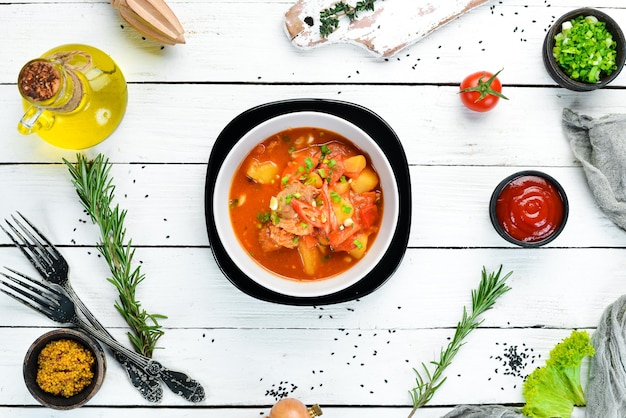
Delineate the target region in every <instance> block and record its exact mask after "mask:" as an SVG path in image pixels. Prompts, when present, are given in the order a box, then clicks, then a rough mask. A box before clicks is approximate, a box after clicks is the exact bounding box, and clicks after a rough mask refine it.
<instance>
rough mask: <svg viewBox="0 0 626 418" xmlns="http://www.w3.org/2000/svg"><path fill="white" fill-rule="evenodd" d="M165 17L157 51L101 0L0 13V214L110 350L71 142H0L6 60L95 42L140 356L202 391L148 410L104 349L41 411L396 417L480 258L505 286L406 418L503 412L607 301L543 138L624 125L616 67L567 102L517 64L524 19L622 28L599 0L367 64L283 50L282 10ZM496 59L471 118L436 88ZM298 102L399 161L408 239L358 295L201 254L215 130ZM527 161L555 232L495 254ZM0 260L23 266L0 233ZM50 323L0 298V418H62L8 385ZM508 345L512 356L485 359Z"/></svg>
mask: <svg viewBox="0 0 626 418" xmlns="http://www.w3.org/2000/svg"><path fill="white" fill-rule="evenodd" d="M387 1H393V0H387ZM169 4H170V6H171V7H172V9H173V10H174V11H175V13H176V14H177V16H178V17H179V19H180V21H181V23H182V24H183V26H184V27H185V29H186V39H187V43H186V44H185V45H179V46H175V47H165V48H162V47H161V45H160V44H156V43H153V42H151V41H146V40H142V39H141V36H140V35H138V34H137V33H136V32H134V31H133V30H132V29H131V28H129V26H128V25H127V24H124V22H122V20H121V19H120V18H119V17H118V15H117V12H116V11H115V10H113V8H112V7H111V6H110V5H109V4H108V3H107V2H106V1H102V0H100V1H97V0H83V1H70V0H60V1H54V2H50V1H47V0H28V1H26V2H19V3H16V2H8V1H7V0H2V2H1V3H0V33H1V34H2V36H1V39H2V40H1V41H0V57H1V61H2V65H0V108H1V109H2V111H3V116H2V118H0V132H1V133H2V135H1V139H0V192H1V193H2V198H1V199H0V216H1V217H2V218H4V217H6V216H9V215H10V214H11V213H13V212H14V211H15V210H19V211H21V212H22V213H24V214H25V215H26V216H28V217H29V218H30V219H31V220H32V221H33V222H35V223H36V224H37V225H39V226H41V227H42V229H43V231H44V232H45V233H46V234H47V235H48V236H49V237H50V238H51V239H52V241H53V242H54V243H55V244H57V245H58V246H59V247H60V248H61V249H62V251H63V254H65V256H66V257H67V258H68V259H69V260H70V263H71V271H72V276H71V278H72V281H73V283H74V286H75V288H76V289H77V292H78V293H79V294H81V295H82V296H83V299H84V300H85V302H86V304H87V305H88V306H90V307H91V308H92V310H93V311H94V312H95V313H96V315H97V316H98V317H99V318H100V319H101V321H102V322H103V323H104V324H105V326H107V327H108V328H109V329H111V331H112V333H113V334H115V335H116V336H118V337H119V338H124V333H125V332H126V324H125V323H124V322H123V320H122V319H121V318H120V316H119V315H118V314H117V312H116V311H115V309H114V307H113V302H114V300H115V298H116V291H115V289H114V288H113V286H111V285H110V284H109V283H108V282H107V281H106V280H105V278H106V277H107V275H108V269H107V267H106V264H105V262H104V261H103V260H102V259H101V258H100V257H98V255H97V250H96V248H95V246H94V245H95V242H96V241H97V239H98V230H97V227H96V226H94V225H92V224H91V222H90V221H89V220H88V218H87V216H86V215H85V214H84V213H83V211H82V208H81V206H80V203H79V202H78V199H77V196H76V194H75V191H74V189H73V186H72V184H71V182H70V178H69V174H68V172H67V170H66V168H65V166H64V165H63V164H62V163H61V161H62V158H63V157H65V158H68V159H74V158H75V153H74V152H73V151H68V150H62V149H57V148H54V147H52V146H49V145H47V144H46V143H45V142H44V141H42V140H40V139H38V138H37V137H34V136H33V137H23V136H20V135H19V134H18V133H17V131H16V129H15V127H16V123H17V121H18V119H19V118H20V116H21V113H22V111H21V104H20V97H19V94H18V92H17V88H16V85H15V81H16V78H17V73H18V71H19V69H20V68H21V66H22V65H23V64H24V63H25V62H26V61H27V60H29V59H31V58H35V57H37V56H39V55H40V54H41V53H43V52H44V51H46V50H48V49H50V48H52V47H54V46H56V45H60V44H65V43H75V42H78V43H85V44H90V45H93V46H96V47H98V48H100V49H102V50H104V51H106V52H108V53H109V54H110V55H111V56H112V57H113V58H114V59H115V60H116V61H117V63H118V64H119V65H120V67H121V68H122V70H123V71H124V74H125V75H126V78H127V81H128V88H129V105H128V111H127V113H126V116H125V118H124V120H123V122H122V124H121V126H120V127H119V129H118V130H117V131H116V132H115V133H114V135H113V136H111V137H110V138H109V139H107V140H106V141H105V142H103V143H101V144H100V145H98V146H96V147H94V148H92V149H89V150H86V151H85V154H86V155H88V156H91V157H93V156H95V155H96V154H97V153H104V154H106V156H108V157H109V158H110V160H111V162H113V163H114V167H113V169H112V172H111V174H112V176H113V177H114V182H115V184H116V186H117V188H116V196H117V201H118V202H119V203H120V205H121V206H122V207H123V208H125V209H127V210H128V216H127V228H128V234H129V236H130V237H132V239H133V244H134V245H135V246H136V247H137V254H136V258H137V259H138V260H140V261H141V262H142V263H143V264H142V270H143V272H144V273H145V274H146V276H147V278H146V281H145V282H144V283H143V284H142V285H141V289H140V293H139V299H140V300H141V301H142V303H143V306H144V307H145V308H146V309H147V310H148V311H149V312H158V313H162V314H165V315H168V317H169V319H167V320H165V321H164V322H163V324H164V326H165V328H166V330H165V331H166V333H165V336H164V337H163V338H162V339H161V340H160V346H161V347H163V349H162V350H159V351H157V353H156V355H155V357H156V358H157V359H158V360H160V361H162V362H163V363H164V364H168V365H170V366H171V367H173V368H178V369H180V370H184V371H187V372H189V373H190V374H191V375H192V376H193V377H195V378H196V379H198V380H200V381H201V382H202V383H203V385H204V386H205V388H206V390H207V399H206V401H204V402H202V403H200V404H197V405H196V404H193V405H192V404H189V403H187V402H186V401H184V400H183V399H181V398H179V397H177V396H175V395H173V394H172V393H170V392H168V391H167V390H166V391H165V396H164V399H163V401H162V403H160V404H158V405H151V404H149V403H148V402H146V401H144V400H143V399H142V398H141V397H140V396H139V395H138V393H137V392H135V391H134V389H133V388H132V387H131V386H130V384H129V383H128V382H127V380H126V379H127V378H126V376H125V374H124V373H123V371H122V370H121V368H120V367H119V366H118V364H117V363H115V362H114V361H112V360H110V361H109V369H108V372H107V377H106V380H105V382H104V385H103V387H102V389H101V390H100V392H99V393H98V394H97V395H96V397H94V398H93V399H92V400H91V401H90V402H89V403H88V404H87V405H86V406H84V407H83V408H81V409H79V410H74V411H72V412H67V413H63V414H64V415H63V416H72V417H89V418H95V417H105V416H106V417H109V416H111V414H122V416H131V415H132V416H138V417H139V416H140V417H148V416H150V417H170V416H177V417H220V418H244V417H254V416H257V417H258V416H266V415H267V414H268V412H269V408H270V406H271V405H272V404H273V403H274V402H275V401H276V400H277V399H278V398H280V397H282V396H285V395H289V396H294V397H297V398H299V399H301V400H302V401H304V402H305V403H307V404H312V403H319V404H320V405H321V406H322V407H323V410H324V416H328V417H329V418H332V417H341V418H357V417H358V418H373V417H386V418H401V417H406V416H407V415H408V413H409V411H410V397H409V393H408V391H409V390H410V389H411V388H412V387H413V385H414V375H413V370H412V368H413V367H419V365H420V364H421V362H428V361H430V360H434V359H435V356H436V355H437V353H438V352H439V350H440V348H441V347H442V346H445V345H446V344H447V342H448V340H449V338H450V337H451V336H452V334H453V332H454V327H455V326H456V323H457V321H458V320H459V319H460V316H461V312H462V309H463V306H464V305H468V304H469V302H470V291H471V289H473V288H475V287H476V285H477V284H478V281H479V279H480V273H481V269H482V267H483V266H485V267H486V268H487V269H488V270H490V271H491V270H495V269H497V268H498V267H499V266H500V265H503V266H504V268H503V269H504V271H505V272H508V271H513V272H514V273H513V275H512V276H511V278H510V280H509V284H510V285H511V287H512V290H511V291H510V292H509V293H507V294H506V295H505V296H503V297H502V298H501V299H499V300H498V301H497V303H496V307H495V308H494V309H493V310H491V311H489V312H487V313H486V315H485V316H484V319H485V322H484V323H483V325H482V326H481V328H480V329H479V330H477V331H476V332H474V333H473V334H471V336H470V338H469V339H468V340H467V344H466V345H465V346H464V347H463V348H462V350H461V352H460V353H459V355H458V357H457V358H456V359H455V360H454V363H453V364H452V366H451V367H450V368H449V369H448V370H447V373H446V375H447V376H448V380H447V381H446V383H445V384H444V385H443V387H442V388H441V389H440V390H439V392H437V394H436V395H435V397H434V398H433V399H432V402H431V403H430V404H429V406H428V407H427V408H424V409H422V410H420V411H418V413H417V414H416V415H415V416H416V417H420V418H421V417H440V416H442V415H444V414H445V413H446V412H447V411H449V410H450V409H451V408H452V407H454V406H455V405H457V404H461V403H472V404H512V405H521V404H522V403H523V398H522V394H521V386H522V381H523V377H524V376H525V375H526V374H528V373H529V372H530V371H531V370H532V369H533V368H534V367H536V366H539V365H541V364H542V359H543V358H545V357H546V354H547V352H548V351H549V349H550V348H552V347H553V346H554V345H555V344H556V343H557V342H558V341H560V339H562V338H563V337H565V336H567V335H569V333H570V332H571V330H572V329H573V328H578V329H589V330H590V331H593V328H594V327H595V326H596V324H597V322H598V320H599V318H600V315H601V313H602V312H603V310H604V308H605V307H606V306H607V305H609V304H610V303H612V302H613V301H614V300H615V299H617V298H618V297H619V296H620V295H621V294H622V293H623V292H624V289H625V288H626V287H625V285H624V284H625V283H626V269H625V268H624V249H625V248H626V233H625V232H624V231H623V230H621V229H619V228H618V227H616V226H615V225H614V224H613V223H611V222H610V221H609V220H608V219H607V218H606V217H605V216H604V215H603V214H602V212H601V211H600V210H599V209H598V207H597V205H596V203H595V201H594V199H593V197H592V195H591V193H590V191H589V189H588V187H587V184H586V180H585V177H584V174H583V172H582V169H581V167H580V165H579V163H578V162H577V161H576V159H575V158H574V156H573V154H572V152H571V151H570V148H569V145H568V143H567V141H566V140H565V138H564V136H563V133H562V130H561V112H562V109H563V108H564V107H570V108H572V109H574V110H577V111H580V112H582V113H585V114H588V115H591V116H601V115H604V114H607V113H626V100H625V93H624V88H626V72H624V73H622V74H621V75H620V76H619V77H618V78H617V79H616V80H615V81H614V82H613V83H612V85H611V86H610V87H609V88H606V89H604V90H602V91H596V92H592V93H575V92H571V91H567V90H564V89H562V88H558V87H556V85H555V83H554V82H553V81H552V80H551V79H550V78H549V76H548V74H547V73H546V71H545V69H544V66H543V63H542V60H541V54H540V50H541V43H542V41H543V37H544V35H545V33H546V30H547V28H548V27H549V26H550V25H551V23H552V22H553V21H554V19H555V18H557V17H559V16H560V15H562V14H564V13H565V12H567V11H569V10H571V9H574V8H578V7H583V6H594V7H597V8H602V9H603V10H604V11H606V12H608V13H609V14H610V15H611V16H612V17H613V18H614V19H615V20H616V21H617V22H618V23H619V24H620V25H622V27H625V28H626V9H624V8H623V5H622V2H621V1H619V0H599V1H596V2H594V4H592V5H591V4H589V3H588V2H584V1H582V0H567V1H560V2H551V1H550V0H523V1H522V0H507V1H493V2H490V3H488V4H487V5H485V6H481V7H479V8H477V9H475V10H473V11H472V12H470V13H468V14H466V15H464V16H463V17H461V18H460V19H458V20H455V21H453V22H451V23H450V24H448V25H447V26H445V27H444V28H442V29H440V30H438V31H436V32H435V33H433V34H431V35H430V36H428V37H427V38H425V39H423V40H422V41H420V42H418V43H416V44H414V45H413V46H411V47H409V48H407V49H405V50H403V51H402V52H400V53H399V54H397V55H396V56H394V57H393V58H390V59H388V60H381V59H379V58H377V57H375V56H373V55H371V54H369V53H368V52H366V51H364V50H362V49H360V48H357V47H354V46H349V45H334V46H324V47H322V48H319V49H314V50H309V51H302V50H298V49H296V48H295V47H293V46H292V45H291V44H290V42H289V41H288V39H287V38H286V36H285V34H284V32H283V28H282V21H283V14H284V13H285V11H286V10H287V9H288V8H289V7H290V6H291V4H293V3H292V2H290V1H289V0H269V1H261V0H220V1H202V0H187V1H182V0H171V1H170V2H169ZM122 26H123V28H122ZM500 68H504V71H503V72H502V74H501V80H502V82H503V83H504V93H505V94H506V95H507V96H508V97H509V98H510V100H509V101H505V102H502V101H501V102H500V104H499V105H498V107H497V108H496V109H495V110H493V111H492V112H489V113H486V114H477V113H472V112H470V111H469V110H466V109H465V108H464V107H463V106H462V105H461V103H460V100H459V98H458V96H457V90H458V84H459V83H460V81H461V79H462V78H463V77H464V76H465V75H467V74H469V73H471V72H474V71H478V70H489V71H497V70H499V69H500ZM303 97H304V98H327V99H338V100H344V101H349V102H353V103H357V104H359V105H362V106H365V107H367V108H369V109H371V110H373V111H374V112H376V113H377V114H379V115H380V116H382V117H383V118H384V119H385V120H386V121H387V122H388V123H389V124H390V125H391V126H392V127H393V128H394V130H395V131H396V132H397V134H398V136H399V137H400V139H401V141H402V144H403V146H404V148H405V151H406V154H407V158H408V161H409V164H410V172H411V182H412V192H413V213H412V217H413V221H412V225H411V235H410V240H409V248H408V250H407V252H406V255H405V257H404V259H403V261H402V263H401V265H400V266H399V268H398V270H397V272H396V273H395V275H393V276H392V277H391V279H390V280H389V281H388V282H387V283H386V284H385V285H384V286H383V287H382V288H380V289H379V290H377V291H376V292H375V293H373V294H371V295H368V296H365V297H363V298H362V299H360V300H355V301H352V302H346V303H341V304H337V305H330V306H313V307H292V306H283V305H277V304H271V303H267V302H262V301H259V300H256V299H254V298H251V297H249V296H247V295H245V294H244V293H242V292H240V291H239V290H237V289H236V288H235V287H234V286H232V285H231V284H230V282H229V281H228V280H227V279H226V278H225V277H224V276H223V275H222V273H221V272H220V271H219V269H218V267H217V264H216V262H215V261H214V259H213V257H212V254H211V250H210V248H209V242H208V238H207V234H206V230H205V219H204V180H205V174H206V170H207V161H208V158H209V155H210V152H211V148H212V144H213V143H214V141H215V139H216V137H217V136H218V135H219V133H220V131H221V130H222V129H223V127H224V126H225V125H226V124H227V123H228V122H229V121H230V120H231V119H232V118H234V117H235V116H236V115H238V114H239V113H241V112H242V111H244V110H246V109H248V108H250V107H253V106H256V105H259V104H263V103H267V102H271V101H274V100H281V99H288V98H303ZM526 168H533V169H539V170H542V171H545V172H547V173H548V174H551V175H552V176H553V177H555V178H556V179H557V180H558V181H559V182H560V183H561V184H562V185H563V187H564V188H565V190H566V192H567V194H568V197H569V201H570V216H569V221H568V223H567V226H566V228H565V230H564V232H563V233H562V234H561V236H559V237H558V238H557V239H556V240H555V241H553V242H552V243H550V244H549V245H547V246H546V247H543V248H540V249H522V248H518V247H514V246H512V245H509V244H508V243H507V242H505V241H504V240H503V239H502V238H500V236H499V235H498V234H497V233H496V232H495V230H494V229H493V228H492V226H491V224H490V221H489V216H488V212H487V205H488V200H489V197H490V195H491V192H492V190H493V188H494V187H495V186H496V185H497V183H498V182H499V181H500V180H501V179H502V178H504V177H505V176H507V175H509V174H511V173H513V172H515V171H518V170H522V169H526ZM0 260H1V261H0V263H1V264H2V265H3V266H11V267H13V268H15V269H18V270H23V271H31V272H32V270H29V269H31V267H30V266H29V265H28V263H27V261H26V260H25V259H24V258H23V256H22V255H21V254H20V253H19V251H17V250H16V249H15V248H14V247H13V246H12V245H10V242H9V240H8V238H7V237H5V236H2V235H0ZM51 328H56V325H55V324H53V323H52V322H51V321H49V320H48V319H46V318H44V317H42V316H40V315H38V314H36V313H34V312H30V311H28V310H27V309H26V308H24V307H23V306H22V305H19V304H17V303H16V302H14V301H13V300H10V299H9V298H7V297H0V415H1V416H2V417H3V418H13V417H23V416H29V417H52V416H55V417H56V416H61V415H62V413H61V412H57V411H53V410H49V409H45V408H42V407H40V406H39V404H38V403H37V402H36V401H35V400H34V399H33V398H32V397H31V395H30V394H29V392H28V391H27V389H26V387H25V385H24V381H23V378H22V360H23V357H24V354H25V352H26V349H27V347H28V346H29V345H30V344H31V343H32V341H34V340H35V339H36V338H37V337H38V336H40V335H41V334H43V333H44V332H45V331H47V330H49V329H51ZM510 347H516V348H517V352H518V354H520V355H522V356H523V357H524V358H525V360H526V362H525V366H526V367H524V368H522V369H521V370H518V369H515V370H510V367H509V366H508V365H507V364H505V363H506V360H507V354H509V353H510V351H509V350H511V348H510ZM522 353H523V354H522ZM507 372H511V373H507ZM126 408H129V410H126ZM130 408H132V409H130Z"/></svg>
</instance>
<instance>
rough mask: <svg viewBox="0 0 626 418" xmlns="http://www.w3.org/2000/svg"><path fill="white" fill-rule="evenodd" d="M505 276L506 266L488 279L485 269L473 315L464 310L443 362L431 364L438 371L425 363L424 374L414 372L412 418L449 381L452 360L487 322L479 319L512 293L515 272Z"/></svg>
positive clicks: (441, 357) (474, 298) (441, 356)
mask: <svg viewBox="0 0 626 418" xmlns="http://www.w3.org/2000/svg"><path fill="white" fill-rule="evenodd" d="M501 272H502V266H500V269H499V270H498V271H497V273H495V274H494V273H490V274H489V275H487V271H486V270H485V268H484V267H483V271H482V278H481V280H480V284H479V285H478V289H474V290H472V312H471V314H468V312H467V309H466V307H463V317H462V318H461V321H460V322H459V323H458V324H457V326H456V332H455V333H454V337H453V338H452V341H450V343H449V344H448V346H447V347H446V349H445V350H444V349H443V348H442V349H441V352H440V354H439V360H435V361H431V362H430V364H432V365H434V366H435V369H434V371H432V372H431V371H430V369H429V367H428V365H426V364H425V363H422V368H423V369H424V371H423V374H422V373H420V372H419V371H418V370H417V369H413V370H414V371H415V375H416V378H415V382H416V386H415V387H414V388H413V389H412V390H410V391H409V393H410V394H411V399H412V400H413V409H412V410H411V413H410V414H409V416H408V418H411V417H412V416H413V414H415V411H417V409H418V408H420V407H422V406H424V405H426V404H427V403H428V402H429V401H430V400H431V399H432V397H433V395H434V394H435V392H436V391H437V389H439V388H440V387H441V385H443V383H444V382H445V381H446V377H443V373H444V371H445V370H446V368H447V367H448V366H449V365H450V364H452V360H453V359H454V357H455V356H456V354H457V353H458V351H459V349H460V348H461V347H462V346H463V345H464V344H465V342H464V340H465V338H466V337H467V336H468V335H469V333H470V332H472V331H473V330H474V329H476V328H478V326H480V324H482V322H483V320H482V319H481V320H479V319H478V317H479V316H480V315H481V314H482V313H484V312H485V311H487V310H488V309H491V307H492V306H493V305H494V303H496V299H498V298H499V297H500V296H502V295H503V294H505V293H506V292H508V291H509V290H511V288H510V287H509V286H507V285H506V280H507V279H508V278H509V276H510V275H511V274H512V273H513V272H509V273H507V274H506V275H505V276H504V277H502V278H501V277H500V273H501Z"/></svg>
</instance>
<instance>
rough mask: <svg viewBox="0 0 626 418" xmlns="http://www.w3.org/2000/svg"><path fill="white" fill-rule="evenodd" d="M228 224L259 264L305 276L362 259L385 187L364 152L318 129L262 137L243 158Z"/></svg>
mask: <svg viewBox="0 0 626 418" xmlns="http://www.w3.org/2000/svg"><path fill="white" fill-rule="evenodd" d="M229 212H230V218H231V224H232V227H233V230H234V233H235V235H236V236H237V239H238V240H239V242H240V244H241V245H242V246H243V247H244V249H245V251H246V252H247V253H248V254H249V255H250V256H251V257H252V258H253V259H254V260H255V261H256V262H258V263H259V264H260V265H261V266H263V267H264V268H265V269H267V270H270V271H272V272H273V273H275V274H277V275H280V276H283V277H285V278H288V279H293V280H300V281H308V280H318V279H324V278H329V277H332V276H335V275H337V274H340V273H342V272H344V271H346V270H347V269H349V268H350V267H352V266H353V265H354V264H355V263H357V262H358V261H359V260H360V259H362V258H363V257H364V255H365V254H366V253H367V250H368V249H369V248H370V247H371V245H372V243H373V241H374V239H375V238H376V235H377V233H378V230H379V228H380V224H381V219H382V213H383V192H382V189H381V187H380V182H379V178H378V174H377V172H376V170H375V169H374V167H373V165H372V163H371V160H370V158H369V156H368V155H367V154H366V153H364V152H363V151H362V150H360V149H359V148H358V147H356V146H355V145H354V144H353V143H352V142H351V141H350V140H348V139H347V138H345V137H343V136H341V135H339V134H337V133H335V132H332V131H329V130H325V129H320V128H312V127H298V128H291V129H288V130H285V131H282V132H279V133H277V134H274V135H272V136H271V137H269V138H267V139H265V140H264V141H263V142H261V143H260V144H258V145H257V146H256V147H255V148H254V149H253V150H252V151H251V152H250V153H249V154H248V155H247V156H246V157H245V159H244V160H243V161H242V163H241V165H240V166H239V167H238V169H237V171H236V172H235V173H234V176H233V180H232V184H231V188H230V192H229Z"/></svg>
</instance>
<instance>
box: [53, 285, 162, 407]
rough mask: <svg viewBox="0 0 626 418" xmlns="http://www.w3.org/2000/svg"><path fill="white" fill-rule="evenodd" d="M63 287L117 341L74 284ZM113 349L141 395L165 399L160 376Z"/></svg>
mask: <svg viewBox="0 0 626 418" xmlns="http://www.w3.org/2000/svg"><path fill="white" fill-rule="evenodd" d="M63 288H64V289H65V290H66V292H67V294H68V296H69V297H70V299H72V301H73V302H74V304H75V305H76V307H77V308H78V310H79V311H80V312H81V313H82V314H83V315H84V316H85V318H87V320H88V321H89V322H90V324H91V325H92V326H93V327H94V329H96V330H98V331H100V332H102V333H103V334H106V335H107V336H108V337H109V338H111V340H113V341H116V340H115V339H114V338H113V336H112V335H111V334H109V332H108V331H107V330H106V329H105V328H104V326H103V325H102V324H101V323H100V321H98V319H97V318H96V317H95V316H94V315H93V314H92V313H91V311H90V310H89V308H87V306H85V304H84V303H83V301H82V300H81V299H80V298H79V297H78V295H77V294H76V292H74V289H73V288H72V286H70V285H69V283H68V284H67V285H66V286H63ZM109 348H111V347H109ZM111 351H113V356H114V357H115V359H116V360H117V361H118V363H120V364H121V365H122V367H124V369H125V370H126V374H127V375H128V378H129V379H130V382H131V384H132V385H133V386H134V387H135V388H136V389H137V390H138V391H139V392H140V393H141V396H143V398H144V399H146V400H147V401H149V402H154V403H156V402H160V401H161V399H163V388H162V387H161V385H160V383H159V380H158V376H154V375H151V374H148V373H146V371H145V370H144V367H142V366H141V365H139V364H137V363H136V362H135V361H133V360H131V359H130V358H128V356H126V355H124V354H122V353H121V352H120V351H119V350H113V349H111Z"/></svg>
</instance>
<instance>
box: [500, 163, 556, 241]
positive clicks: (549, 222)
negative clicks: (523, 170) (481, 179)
mask: <svg viewBox="0 0 626 418" xmlns="http://www.w3.org/2000/svg"><path fill="white" fill-rule="evenodd" d="M496 216H497V218H498V222H499V224H500V226H501V227H502V228H503V229H504V230H505V231H506V233H507V234H509V235H510V236H511V237H513V238H514V239H516V240H518V241H522V242H538V241H543V240H544V239H546V238H548V237H550V236H551V235H552V234H554V233H555V232H556V230H557V229H558V228H559V227H560V226H561V224H562V222H563V218H564V204H563V199H562V198H561V195H560V194H559V191H558V189H557V188H556V187H555V186H554V184H552V182H550V181H549V180H547V179H545V178H543V177H540V176H535V175H526V176H521V177H518V178H515V179H513V180H511V181H510V182H509V183H508V184H507V185H506V186H505V187H504V188H503V189H502V191H501V192H500V195H499V196H498V199H497V202H496Z"/></svg>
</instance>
